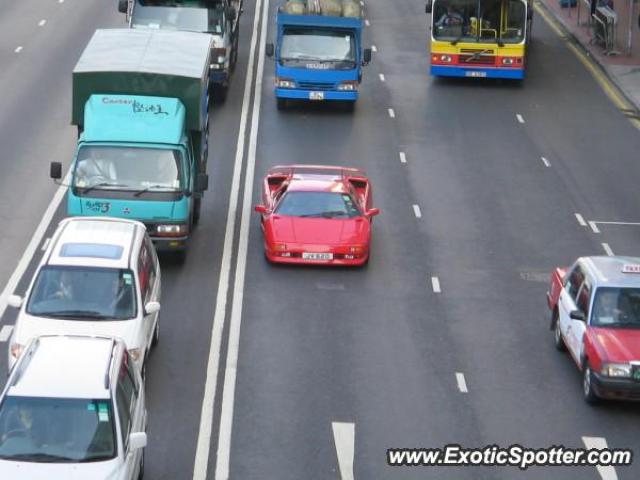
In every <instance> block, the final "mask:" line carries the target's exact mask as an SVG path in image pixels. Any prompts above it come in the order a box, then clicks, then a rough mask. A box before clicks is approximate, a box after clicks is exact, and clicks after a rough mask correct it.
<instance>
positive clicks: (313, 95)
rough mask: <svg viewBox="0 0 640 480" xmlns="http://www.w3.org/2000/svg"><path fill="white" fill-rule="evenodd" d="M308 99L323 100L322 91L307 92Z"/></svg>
mask: <svg viewBox="0 0 640 480" xmlns="http://www.w3.org/2000/svg"><path fill="white" fill-rule="evenodd" d="M309 100H324V92H309Z"/></svg>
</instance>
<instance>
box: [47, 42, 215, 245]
mask: <svg viewBox="0 0 640 480" xmlns="http://www.w3.org/2000/svg"><path fill="white" fill-rule="evenodd" d="M209 49H210V38H209V35H204V34H200V33H188V32H163V31H157V32H148V31H144V32H143V31H135V30H122V29H121V30H98V31H96V33H95V34H94V36H93V38H92V39H91V41H90V42H89V45H88V46H87V48H86V49H85V51H84V52H83V54H82V56H81V58H80V60H79V61H78V64H77V65H76V68H75V69H74V72H73V112H72V117H73V118H72V123H73V124H75V125H77V126H78V133H79V135H78V143H77V148H76V151H75V155H74V159H73V162H72V165H71V168H70V181H69V191H68V196H67V213H68V214H69V215H72V216H110V217H120V218H130V219H134V220H139V221H141V222H143V223H144V224H145V225H146V227H147V230H148V232H149V235H150V237H151V239H152V240H153V242H154V243H155V245H156V248H157V249H158V250H171V251H184V250H185V249H186V247H187V244H188V239H189V237H190V235H191V233H192V230H193V228H194V227H195V225H196V223H197V222H198V219H199V216H200V205H201V198H202V195H203V192H204V191H205V190H206V189H207V186H208V176H207V173H206V167H207V156H208V147H207V145H208V135H207V131H208V104H209V102H208V76H207V75H206V74H207V73H208V71H209V63H208V61H209ZM185 52H189V53H188V54H187V53H185ZM125 53H126V55H125ZM96 55H97V57H96V58H94V56H96ZM118 55H120V56H118ZM177 55H180V58H181V62H182V63H179V64H176V63H175V58H177V57H176V56H177ZM160 59H162V60H160ZM188 60H190V61H191V67H188V66H187V63H189V62H188ZM97 62H99V63H97ZM176 65H180V66H179V67H177V66H176ZM154 93H155V95H154ZM51 176H52V177H53V178H55V179H60V178H61V177H62V165H61V164H60V163H57V162H53V163H52V165H51Z"/></svg>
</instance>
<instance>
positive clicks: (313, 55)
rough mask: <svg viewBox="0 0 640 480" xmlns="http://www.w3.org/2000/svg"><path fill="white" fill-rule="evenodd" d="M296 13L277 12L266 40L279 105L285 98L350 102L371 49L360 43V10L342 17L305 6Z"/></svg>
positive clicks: (285, 100)
mask: <svg viewBox="0 0 640 480" xmlns="http://www.w3.org/2000/svg"><path fill="white" fill-rule="evenodd" d="M302 12H303V13H301V14H292V13H288V12H287V9H286V6H285V8H283V7H280V8H279V9H278V13H277V41H276V44H275V46H274V44H273V43H269V44H267V45H266V54H267V55H268V56H269V57H273V56H275V64H276V66H275V96H276V101H277V106H278V109H283V108H285V107H286V105H287V102H288V100H308V101H336V100H339V101H344V102H347V103H346V105H347V106H348V107H349V108H353V107H354V106H355V102H356V100H357V99H358V90H359V87H360V83H361V81H362V67H363V66H364V65H367V64H368V63H369V62H370V61H371V49H369V48H367V49H363V48H362V28H363V23H362V17H361V15H359V14H358V15H357V16H351V17H346V16H342V15H331V14H327V13H326V12H312V11H310V9H308V8H306V7H305V9H304V10H302Z"/></svg>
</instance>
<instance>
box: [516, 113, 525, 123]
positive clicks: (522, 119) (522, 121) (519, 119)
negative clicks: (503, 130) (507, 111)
mask: <svg viewBox="0 0 640 480" xmlns="http://www.w3.org/2000/svg"><path fill="white" fill-rule="evenodd" d="M516 118H517V119H518V122H520V123H524V118H522V115H520V114H519V113H517V114H516Z"/></svg>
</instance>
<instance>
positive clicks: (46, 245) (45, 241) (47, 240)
mask: <svg viewBox="0 0 640 480" xmlns="http://www.w3.org/2000/svg"><path fill="white" fill-rule="evenodd" d="M50 241H51V237H47V238H45V239H44V243H43V244H42V248H41V249H40V250H42V251H43V252H44V251H45V250H46V249H47V247H48V246H49V242H50Z"/></svg>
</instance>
